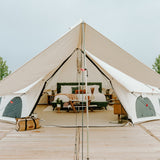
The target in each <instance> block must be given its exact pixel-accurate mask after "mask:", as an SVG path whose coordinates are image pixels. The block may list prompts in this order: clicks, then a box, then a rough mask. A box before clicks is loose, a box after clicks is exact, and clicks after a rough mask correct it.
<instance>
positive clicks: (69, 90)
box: [61, 86, 72, 94]
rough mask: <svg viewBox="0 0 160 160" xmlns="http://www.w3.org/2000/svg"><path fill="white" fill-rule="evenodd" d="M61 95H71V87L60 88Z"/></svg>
mask: <svg viewBox="0 0 160 160" xmlns="http://www.w3.org/2000/svg"><path fill="white" fill-rule="evenodd" d="M61 93H65V94H71V93H72V90H71V86H61Z"/></svg>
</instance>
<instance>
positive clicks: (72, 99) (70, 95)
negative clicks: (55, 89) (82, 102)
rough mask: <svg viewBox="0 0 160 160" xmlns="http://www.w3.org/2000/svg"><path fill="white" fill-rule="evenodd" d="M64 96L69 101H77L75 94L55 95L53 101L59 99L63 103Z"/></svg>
mask: <svg viewBox="0 0 160 160" xmlns="http://www.w3.org/2000/svg"><path fill="white" fill-rule="evenodd" d="M65 96H67V97H68V99H69V100H70V101H76V100H78V97H77V95H76V94H64V93H59V94H57V95H55V100H56V99H57V98H60V99H61V98H62V99H61V100H62V101H63V99H64V97H65Z"/></svg>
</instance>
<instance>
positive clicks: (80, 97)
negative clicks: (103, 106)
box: [54, 93, 106, 102]
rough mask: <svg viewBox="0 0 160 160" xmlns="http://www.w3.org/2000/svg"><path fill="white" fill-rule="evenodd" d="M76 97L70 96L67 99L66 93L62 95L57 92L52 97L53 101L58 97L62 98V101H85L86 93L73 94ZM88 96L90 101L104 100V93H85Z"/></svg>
mask: <svg viewBox="0 0 160 160" xmlns="http://www.w3.org/2000/svg"><path fill="white" fill-rule="evenodd" d="M75 95H76V97H77V98H74V99H73V98H72V99H69V98H68V96H67V95H66V94H64V95H62V94H57V95H56V96H55V98H54V102H56V100H57V99H58V98H59V99H60V100H62V101H63V102H68V101H85V100H86V98H85V97H86V94H75ZM87 95H88V96H89V98H90V100H91V101H94V102H103V101H106V98H105V95H104V94H102V93H95V94H93V95H92V94H87Z"/></svg>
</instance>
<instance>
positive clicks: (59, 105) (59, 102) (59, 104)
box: [56, 98, 62, 112]
mask: <svg viewBox="0 0 160 160" xmlns="http://www.w3.org/2000/svg"><path fill="white" fill-rule="evenodd" d="M56 103H57V110H58V112H60V108H61V105H62V100H60V99H59V98H57V99H56Z"/></svg>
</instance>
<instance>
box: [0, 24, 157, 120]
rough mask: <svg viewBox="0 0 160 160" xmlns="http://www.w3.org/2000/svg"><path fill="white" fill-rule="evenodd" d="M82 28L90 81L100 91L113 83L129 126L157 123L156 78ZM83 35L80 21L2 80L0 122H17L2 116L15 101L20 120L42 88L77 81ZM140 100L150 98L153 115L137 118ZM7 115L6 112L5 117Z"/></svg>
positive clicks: (101, 38)
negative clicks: (99, 85)
mask: <svg viewBox="0 0 160 160" xmlns="http://www.w3.org/2000/svg"><path fill="white" fill-rule="evenodd" d="M84 26H85V27H84V30H85V31H84V32H85V34H84V35H85V37H84V38H85V44H84V46H85V49H86V51H87V55H88V57H89V58H90V59H91V60H92V62H93V63H94V64H95V65H96V66H95V65H93V63H92V62H91V61H89V60H88V59H87V69H88V81H90V82H91V81H92V82H93V81H94V82H102V84H103V86H102V87H103V88H111V84H110V81H111V83H112V85H113V88H114V90H115V92H116V94H117V96H118V98H119V99H120V101H121V103H122V105H123V106H124V108H125V110H126V111H127V113H128V115H129V118H130V119H131V120H132V122H133V123H137V122H142V121H147V120H153V119H159V118H160V91H159V89H158V88H160V76H159V75H158V74H157V73H155V72H154V71H153V70H151V69H150V68H148V67H147V66H145V65H144V64H142V63H141V62H139V61H138V60H137V59H135V58H134V57H133V56H131V55H130V54H128V53H127V52H126V51H124V50H123V49H121V48H120V47H119V46H117V45H116V44H115V43H113V42H112V41H110V40H109V39H107V38H106V37H104V36H103V35H102V34H100V33H99V32H97V31H96V30H95V29H93V28H92V27H91V26H89V25H88V24H86V23H84ZM82 35H83V34H82V23H79V24H77V25H76V26H74V27H73V28H72V29H71V30H70V31H69V32H67V33H66V34H64V35H63V36H62V37H61V38H60V39H59V40H57V41H56V42H54V43H53V44H52V45H50V46H49V47H48V48H47V49H45V50H44V51H42V52H41V53H40V54H38V55H37V56H36V57H34V58H33V59H31V60H30V61H29V62H27V63H26V64H24V65H23V66H22V67H20V68H19V69H18V70H17V71H15V72H14V73H12V74H11V75H9V76H8V77H7V78H5V79H4V80H2V81H0V97H1V102H0V119H5V120H9V121H11V120H12V121H15V119H14V118H13V117H12V118H11V117H9V116H8V117H6V116H4V115H5V114H4V112H5V110H6V108H7V106H8V105H9V106H10V105H11V104H13V103H14V102H12V100H13V101H14V100H15V99H14V98H16V97H19V98H18V99H21V101H22V112H21V117H24V116H28V115H30V114H31V113H32V111H33V110H34V107H35V106H36V104H37V102H38V100H39V98H40V95H41V92H42V91H43V89H44V88H45V89H52V90H55V89H56V83H57V82H77V81H78V79H79V77H78V76H77V65H78V64H77V61H76V59H77V54H78V53H79V52H80V53H81V54H82V52H81V48H82ZM97 67H98V69H97ZM101 72H103V73H104V75H103V74H101ZM106 77H108V78H109V80H107V79H106ZM138 97H140V99H143V98H144V99H145V97H148V98H149V99H150V100H151V102H152V104H153V106H154V109H155V115H154V116H151V117H144V118H137V112H136V101H137V98H138ZM15 102H16V100H15ZM146 105H147V104H146ZM146 107H147V106H146ZM8 112H9V111H8V110H7V114H9V113H8Z"/></svg>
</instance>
